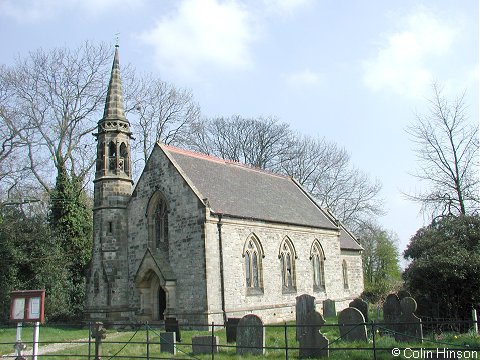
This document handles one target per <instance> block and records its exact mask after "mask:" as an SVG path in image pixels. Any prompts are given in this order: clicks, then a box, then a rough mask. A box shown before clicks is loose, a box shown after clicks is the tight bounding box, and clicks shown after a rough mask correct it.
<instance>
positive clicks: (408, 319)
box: [395, 297, 423, 343]
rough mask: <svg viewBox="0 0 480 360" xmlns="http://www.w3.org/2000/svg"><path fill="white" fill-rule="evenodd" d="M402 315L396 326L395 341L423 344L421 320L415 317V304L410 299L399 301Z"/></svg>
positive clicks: (413, 300)
mask: <svg viewBox="0 0 480 360" xmlns="http://www.w3.org/2000/svg"><path fill="white" fill-rule="evenodd" d="M400 306H401V308H402V315H401V316H400V319H399V320H400V323H399V324H398V326H397V331H398V332H397V333H395V340H397V341H408V342H420V343H421V342H423V329H422V320H421V319H420V318H419V317H417V316H415V314H414V312H415V310H417V302H416V301H415V299H413V298H411V297H406V298H403V299H402V300H401V301H400Z"/></svg>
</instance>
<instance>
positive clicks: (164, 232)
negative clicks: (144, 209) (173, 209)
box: [154, 198, 168, 248]
mask: <svg viewBox="0 0 480 360" xmlns="http://www.w3.org/2000/svg"><path fill="white" fill-rule="evenodd" d="M154 218H155V244H156V245H157V248H160V247H165V246H166V245H168V214H167V204H166V203H165V201H164V200H163V198H160V199H159V200H158V202H157V206H156V208H155V215H154Z"/></svg>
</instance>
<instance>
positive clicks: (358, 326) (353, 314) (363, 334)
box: [338, 307, 368, 342]
mask: <svg viewBox="0 0 480 360" xmlns="http://www.w3.org/2000/svg"><path fill="white" fill-rule="evenodd" d="M338 327H339V329H340V337H341V338H342V339H343V340H346V341H365V342H367V341H368V339H367V327H366V325H365V318H364V317H363V314H362V312H361V311H360V310H358V309H356V308H353V307H349V308H346V309H344V310H342V311H341V312H340V313H339V314H338Z"/></svg>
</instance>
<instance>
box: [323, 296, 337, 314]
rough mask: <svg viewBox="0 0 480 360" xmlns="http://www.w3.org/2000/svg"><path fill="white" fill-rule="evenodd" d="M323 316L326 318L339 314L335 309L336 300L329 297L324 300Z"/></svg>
mask: <svg viewBox="0 0 480 360" xmlns="http://www.w3.org/2000/svg"><path fill="white" fill-rule="evenodd" d="M323 316H324V317H326V318H328V317H335V316H337V311H336V310H335V300H330V299H327V300H324V301H323Z"/></svg>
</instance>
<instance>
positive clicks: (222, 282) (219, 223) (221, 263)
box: [217, 214, 227, 324]
mask: <svg viewBox="0 0 480 360" xmlns="http://www.w3.org/2000/svg"><path fill="white" fill-rule="evenodd" d="M222 225H223V223H222V214H218V223H217V228H218V248H219V249H218V250H219V256H220V292H221V295H222V313H223V323H224V324H226V323H227V313H226V311H225V279H224V275H223V246H222Z"/></svg>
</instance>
